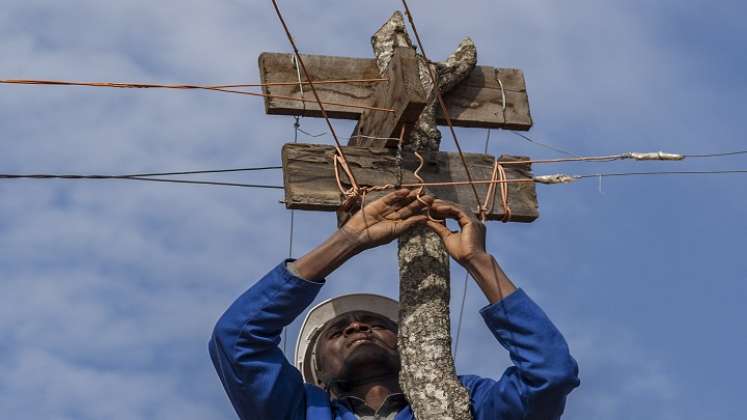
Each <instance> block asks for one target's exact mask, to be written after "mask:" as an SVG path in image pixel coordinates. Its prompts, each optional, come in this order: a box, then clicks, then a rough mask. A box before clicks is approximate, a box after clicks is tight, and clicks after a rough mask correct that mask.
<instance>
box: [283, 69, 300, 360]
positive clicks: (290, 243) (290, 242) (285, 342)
mask: <svg viewBox="0 0 747 420" xmlns="http://www.w3.org/2000/svg"><path fill="white" fill-rule="evenodd" d="M298 78H299V81H300V80H301V75H300V74H299V76H298ZM294 118H295V121H294V122H293V144H296V143H298V133H299V132H300V131H301V118H300V117H299V116H296V117H294ZM295 225H296V211H295V210H293V209H291V211H290V232H289V233H288V258H289V259H290V258H293V236H294V231H295ZM287 351H288V326H287V325H286V326H285V328H283V354H285V355H286V356H287Z"/></svg>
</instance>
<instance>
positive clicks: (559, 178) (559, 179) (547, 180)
mask: <svg viewBox="0 0 747 420" xmlns="http://www.w3.org/2000/svg"><path fill="white" fill-rule="evenodd" d="M578 179H579V178H578V177H577V176H572V175H566V174H552V175H538V176H535V177H534V182H538V183H540V184H570V183H571V182H575V181H576V180H578Z"/></svg>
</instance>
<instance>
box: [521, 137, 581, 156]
mask: <svg viewBox="0 0 747 420" xmlns="http://www.w3.org/2000/svg"><path fill="white" fill-rule="evenodd" d="M509 132H510V133H511V134H513V135H515V136H518V137H521V138H522V139H524V140H526V141H528V142H529V143H532V144H534V145H537V146H540V147H544V148H545V149H549V150H552V151H555V152H558V153H562V154H564V155H566V156H573V157H578V155H576V154H574V153H571V152H569V151H566V150H563V149H561V148H559V147H555V146H550V145H549V144H545V143H540V142H538V141H537V140H534V139H532V138H531V137H529V136H528V135H526V134H524V133H519V132H518V131H509Z"/></svg>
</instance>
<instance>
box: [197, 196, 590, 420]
mask: <svg viewBox="0 0 747 420" xmlns="http://www.w3.org/2000/svg"><path fill="white" fill-rule="evenodd" d="M426 205H427V207H429V209H430V214H431V215H432V216H434V217H442V218H451V219H455V220H456V221H457V222H458V223H459V227H460V228H459V231H458V232H451V231H450V230H449V229H448V228H447V227H446V226H445V225H444V224H440V223H436V222H434V221H432V220H430V219H429V218H428V217H426V216H425V215H424V214H423V210H424V208H425V207H426ZM416 224H427V225H428V226H429V227H430V228H431V229H433V230H434V231H435V232H436V233H437V234H438V235H439V236H441V238H442V240H443V242H444V245H445V247H446V250H447V251H448V253H449V255H451V257H452V258H454V259H455V260H456V261H457V262H459V263H460V264H461V265H463V266H464V267H465V268H466V269H467V270H468V271H469V272H470V273H471V274H472V276H473V277H474V278H475V280H476V281H477V283H478V285H479V286H480V288H481V289H482V291H483V293H484V294H485V296H486V297H487V299H488V301H489V303H490V305H488V306H486V307H485V308H483V309H482V310H481V311H480V312H481V314H482V316H483V317H484V318H485V321H486V323H487V325H488V327H489V328H490V330H491V332H492V333H493V335H494V336H495V337H496V338H497V339H498V341H499V342H500V344H501V345H502V346H503V347H505V348H506V349H507V350H508V351H509V353H510V355H511V359H512V360H513V363H514V366H512V367H510V368H508V369H507V370H506V372H505V373H504V374H503V377H502V378H501V379H500V380H498V381H495V380H492V379H487V378H480V377H476V376H461V377H460V380H461V381H462V383H463V384H464V385H465V386H466V387H467V389H468V390H469V392H470V397H471V398H470V400H471V409H472V413H473V416H474V418H475V419H476V420H509V419H517V420H518V419H528V420H540V419H542V420H546V419H547V420H550V419H559V418H560V415H561V414H562V412H563V408H564V406H565V398H566V395H567V394H568V393H569V392H570V391H571V390H572V389H573V388H575V387H576V386H578V384H579V380H578V377H577V373H578V368H577V365H576V362H575V361H574V360H573V358H572V357H571V356H570V354H569V351H568V347H567V345H566V343H565V340H564V339H563V337H562V336H561V334H560V332H558V330H557V329H556V328H555V327H554V326H553V324H552V323H551V322H550V320H549V319H548V318H547V316H546V315H545V314H544V313H543V312H542V310H541V309H540V308H539V307H538V306H537V305H536V304H535V303H534V302H532V301H531V300H530V299H529V298H528V297H527V295H526V294H525V293H524V292H523V291H522V290H520V289H517V288H516V287H515V286H514V284H513V283H512V282H511V281H510V280H509V279H508V277H506V275H505V274H504V273H503V271H502V270H501V268H500V266H499V265H498V264H497V262H496V261H495V259H494V258H493V257H492V256H491V255H490V254H488V253H487V252H486V250H485V226H484V225H483V224H482V223H481V222H480V221H479V220H477V219H476V218H475V217H474V215H473V214H472V213H470V212H468V211H465V210H464V209H462V208H460V207H459V206H457V205H455V204H453V203H449V202H446V201H442V200H433V199H432V198H431V197H428V196H426V197H424V198H423V199H422V201H421V200H417V199H416V193H415V192H413V191H409V190H399V191H396V192H393V193H390V194H388V195H386V196H385V197H383V198H381V199H380V200H377V201H374V202H372V203H370V204H368V205H367V206H366V207H365V208H364V209H363V210H362V211H359V212H358V213H356V214H355V215H353V216H352V217H351V218H350V219H349V220H348V221H347V223H346V224H345V225H344V226H343V227H342V228H340V229H338V230H337V231H336V232H335V233H334V234H333V235H332V236H331V237H330V238H329V239H327V240H326V241H325V242H324V243H323V244H321V245H320V246H318V247H317V248H315V249H313V250H312V251H311V252H309V253H308V254H306V255H304V256H303V257H301V258H299V259H298V260H296V261H286V262H285V263H282V264H280V265H279V266H277V267H276V268H275V269H274V270H273V271H271V272H270V273H268V274H267V275H266V276H265V277H264V278H262V279H261V280H260V281H259V282H257V283H256V284H255V285H254V286H253V287H252V288H250V289H249V290H248V291H247V292H245V293H244V294H243V295H242V296H241V297H239V298H238V299H237V300H236V302H234V303H233V304H232V305H231V307H230V308H229V309H228V310H227V311H226V313H225V314H224V315H223V316H222V317H221V319H220V320H219V321H218V323H217V325H216V327H215V330H214V332H213V336H212V338H211V340H210V346H209V348H210V355H211V358H212V360H213V364H214V365H215V368H216V370H217V371H218V375H219V376H220V379H221V381H222V383H223V386H224V388H225V390H226V393H227V394H228V397H229V398H230V400H231V403H232V404H233V406H234V408H235V409H236V412H237V413H238V415H239V417H240V418H241V419H243V420H250V419H267V420H269V419H298V420H301V419H306V420H318V419H324V420H332V419H335V420H338V419H339V420H355V419H396V420H405V419H413V418H414V417H413V415H412V411H411V410H410V407H409V406H408V404H407V401H406V400H405V398H404V396H403V395H402V392H401V390H400V387H399V383H398V372H399V354H398V352H397V326H396V319H397V315H396V312H397V306H396V302H393V301H391V300H388V299H386V298H383V297H375V296H371V295H367V296H366V295H364V296H362V295H351V296H348V297H345V298H341V299H337V300H335V299H333V300H331V301H330V302H325V303H323V304H322V305H319V306H318V307H316V308H314V309H313V310H312V311H311V312H310V313H309V316H308V317H307V320H306V322H305V324H304V327H303V328H302V331H301V335H300V337H299V342H298V345H297V353H296V359H297V366H298V368H299V369H300V371H301V372H299V370H297V369H296V368H294V367H293V366H292V365H291V364H290V363H289V362H288V361H287V360H286V359H285V357H284V356H283V354H282V352H281V351H280V349H279V348H278V343H279V342H280V337H279V336H280V333H281V331H282V329H283V328H284V327H285V326H287V325H288V324H290V323H291V322H292V321H293V320H294V319H295V318H296V317H297V316H299V315H300V314H301V313H302V312H303V311H304V310H305V309H306V307H307V306H308V305H309V304H310V303H311V302H312V301H313V300H314V298H315V297H316V295H317V293H318V292H319V289H320V288H321V287H322V286H323V285H324V283H325V280H324V278H325V277H326V276H327V275H329V274H330V273H331V272H332V271H334V270H335V269H336V268H338V267H339V266H340V265H342V264H343V263H344V262H346V261H347V260H348V259H349V258H351V257H352V256H354V255H356V254H358V253H360V252H362V251H364V250H367V249H370V248H373V247H376V246H379V245H382V244H386V243H389V242H391V241H392V240H394V239H395V238H397V237H399V236H400V235H401V234H402V233H404V232H406V231H407V230H408V229H410V228H411V227H413V226H415V225H416ZM304 380H305V381H306V382H307V383H304Z"/></svg>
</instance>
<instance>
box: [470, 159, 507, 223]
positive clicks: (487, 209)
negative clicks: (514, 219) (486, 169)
mask: <svg viewBox="0 0 747 420" xmlns="http://www.w3.org/2000/svg"><path fill="white" fill-rule="evenodd" d="M496 184H497V185H499V186H500V189H501V191H500V194H501V207H503V217H502V218H501V221H502V222H503V223H507V222H508V221H509V220H511V206H509V204H508V176H506V169H505V168H504V167H503V165H501V163H500V162H499V161H498V159H495V164H494V165H493V174H492V176H491V179H490V183H489V184H488V192H487V194H486V195H485V201H484V202H483V203H482V205H480V208H479V209H478V211H477V213H478V214H479V215H480V220H482V222H483V223H485V221H486V220H487V218H488V215H489V214H490V213H491V212H492V211H493V207H494V204H495V190H496Z"/></svg>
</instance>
